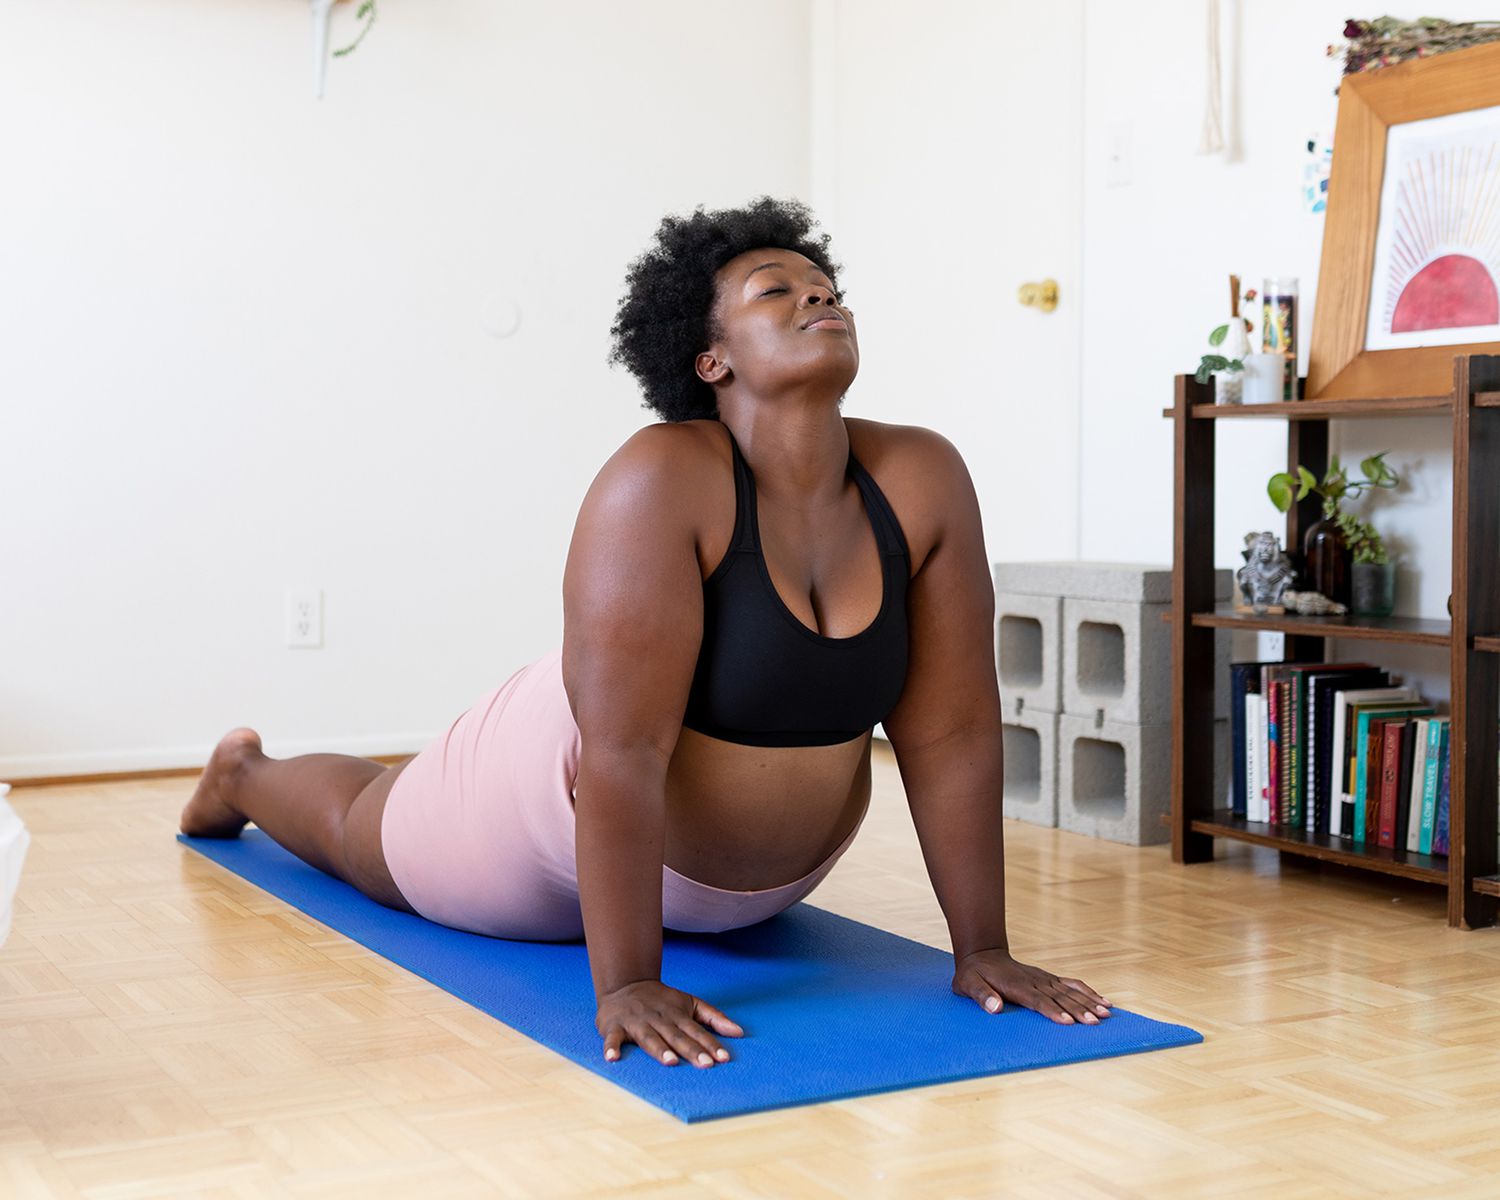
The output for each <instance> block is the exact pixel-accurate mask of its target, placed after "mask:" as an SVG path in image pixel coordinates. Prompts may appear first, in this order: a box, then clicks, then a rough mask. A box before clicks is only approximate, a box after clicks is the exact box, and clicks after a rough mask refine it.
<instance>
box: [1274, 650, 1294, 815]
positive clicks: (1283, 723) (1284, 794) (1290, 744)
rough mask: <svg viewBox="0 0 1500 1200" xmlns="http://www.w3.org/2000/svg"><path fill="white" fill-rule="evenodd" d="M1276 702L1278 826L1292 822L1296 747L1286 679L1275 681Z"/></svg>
mask: <svg viewBox="0 0 1500 1200" xmlns="http://www.w3.org/2000/svg"><path fill="white" fill-rule="evenodd" d="M1276 701H1277V703H1278V704H1279V705H1280V706H1281V711H1280V714H1279V715H1278V716H1277V719H1276V746H1277V750H1278V751H1279V760H1278V762H1277V770H1278V776H1277V780H1276V804H1277V816H1276V821H1277V823H1278V824H1280V825H1290V824H1291V822H1292V767H1293V765H1294V764H1295V763H1296V761H1297V759H1296V754H1297V747H1296V743H1295V742H1294V741H1293V740H1292V731H1293V730H1294V729H1295V728H1296V725H1295V723H1294V722H1293V720H1292V684H1291V681H1290V680H1288V679H1284V678H1283V679H1278V680H1277V681H1276Z"/></svg>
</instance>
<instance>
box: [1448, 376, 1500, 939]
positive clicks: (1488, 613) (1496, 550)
mask: <svg viewBox="0 0 1500 1200" xmlns="http://www.w3.org/2000/svg"><path fill="white" fill-rule="evenodd" d="M1453 385H1454V386H1453V599H1452V606H1453V636H1452V639H1451V647H1450V653H1451V655H1452V666H1451V670H1452V688H1453V692H1452V706H1451V709H1452V723H1451V725H1450V728H1449V739H1450V743H1451V746H1452V759H1451V766H1450V770H1451V779H1450V788H1449V794H1450V803H1449V816H1448V838H1449V849H1448V923H1449V924H1450V925H1458V926H1461V927H1462V928H1464V929H1474V928H1477V927H1479V926H1483V925H1492V924H1494V923H1495V919H1496V915H1497V909H1496V898H1495V897H1494V896H1491V895H1480V894H1479V893H1477V892H1475V890H1474V879H1475V877H1476V876H1481V875H1494V874H1495V873H1496V867H1497V862H1496V859H1497V853H1496V845H1495V838H1496V820H1497V815H1496V809H1497V796H1496V787H1497V771H1496V762H1495V755H1496V752H1497V749H1500V746H1497V742H1500V733H1497V728H1496V726H1497V720H1500V654H1495V653H1492V652H1488V651H1483V650H1476V649H1475V647H1474V636H1475V635H1476V634H1480V635H1486V634H1492V633H1494V632H1495V631H1496V629H1497V627H1500V620H1497V617H1500V564H1497V561H1496V559H1497V554H1500V471H1497V470H1496V464H1497V463H1500V408H1479V407H1477V406H1476V405H1475V403H1474V400H1475V394H1476V393H1477V392H1494V391H1497V390H1500V356H1497V355H1480V354H1473V355H1468V356H1467V357H1460V358H1457V359H1455V360H1454V363H1453Z"/></svg>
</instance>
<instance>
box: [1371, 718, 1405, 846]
mask: <svg viewBox="0 0 1500 1200" xmlns="http://www.w3.org/2000/svg"><path fill="white" fill-rule="evenodd" d="M1370 724H1371V727H1372V728H1373V727H1375V726H1379V732H1378V733H1377V734H1376V737H1378V738H1379V739H1380V793H1379V794H1380V799H1379V802H1378V807H1377V810H1376V813H1375V818H1374V824H1375V842H1376V844H1378V845H1381V846H1390V847H1392V848H1394V847H1395V845H1396V792H1397V785H1398V784H1399V783H1400V780H1401V746H1402V743H1403V742H1405V743H1407V744H1410V740H1411V739H1410V737H1409V736H1408V730H1409V729H1410V728H1411V718H1409V717H1403V718H1398V719H1397V720H1393V721H1372V722H1370Z"/></svg>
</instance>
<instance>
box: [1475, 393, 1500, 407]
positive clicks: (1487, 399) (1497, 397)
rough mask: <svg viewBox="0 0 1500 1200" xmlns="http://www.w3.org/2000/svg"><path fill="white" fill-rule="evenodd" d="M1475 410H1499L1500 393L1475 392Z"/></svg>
mask: <svg viewBox="0 0 1500 1200" xmlns="http://www.w3.org/2000/svg"><path fill="white" fill-rule="evenodd" d="M1474 407H1475V408H1500V392H1475V393H1474Z"/></svg>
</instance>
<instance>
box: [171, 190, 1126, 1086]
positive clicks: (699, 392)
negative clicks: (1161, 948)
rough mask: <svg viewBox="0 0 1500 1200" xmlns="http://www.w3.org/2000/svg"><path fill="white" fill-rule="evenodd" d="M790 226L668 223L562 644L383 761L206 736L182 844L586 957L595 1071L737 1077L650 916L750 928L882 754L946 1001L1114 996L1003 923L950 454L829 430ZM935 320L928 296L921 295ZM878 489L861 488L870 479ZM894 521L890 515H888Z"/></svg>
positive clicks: (984, 657) (821, 293) (820, 346)
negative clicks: (938, 941)
mask: <svg viewBox="0 0 1500 1200" xmlns="http://www.w3.org/2000/svg"><path fill="white" fill-rule="evenodd" d="M812 229H813V222H812V219H811V216H810V214H809V213H808V211H807V209H806V208H805V207H803V206H802V205H800V204H797V203H795V202H776V201H773V200H771V199H770V198H769V197H763V198H762V199H760V200H759V201H757V202H756V203H754V204H752V205H750V206H749V207H747V208H743V209H736V210H726V211H719V212H712V213H705V212H704V211H703V210H702V209H701V208H700V209H698V210H697V211H696V212H695V213H694V214H693V215H692V216H690V217H687V218H672V217H668V218H667V219H665V220H664V221H663V222H662V224H661V227H660V228H659V230H658V231H657V238H656V244H655V245H654V246H653V247H652V248H651V249H650V250H648V251H647V252H646V253H645V254H644V255H642V256H641V258H639V259H638V260H637V261H636V262H635V263H634V264H632V266H631V269H630V273H629V276H628V278H627V290H626V295H625V297H624V299H623V301H622V302H621V305H620V309H619V312H618V315H617V319H616V321H615V324H614V327H613V329H612V331H611V332H612V333H613V335H614V339H615V342H614V352H613V355H612V358H613V360H614V361H617V362H622V363H623V364H624V365H625V366H626V367H627V368H628V369H629V370H630V371H631V372H632V373H633V374H634V375H636V376H637V378H638V379H639V380H640V382H641V384H642V387H643V389H644V391H645V394H646V402H647V404H648V405H649V406H650V407H652V408H653V409H655V410H656V411H657V413H658V414H659V415H660V416H661V417H662V418H663V421H662V422H661V423H659V424H654V425H649V426H647V427H646V428H644V429H641V430H640V431H639V432H637V433H636V434H634V435H633V436H632V437H631V438H630V439H629V440H628V441H626V443H625V444H624V445H623V446H622V447H621V448H620V449H619V450H618V451H617V452H616V453H615V455H614V456H613V457H612V458H611V459H610V460H609V461H608V462H607V463H606V464H605V466H604V468H603V469H602V470H601V471H600V473H599V475H598V477H597V478H596V479H595V480H594V482H593V484H592V486H591V487H590V489H589V491H588V494H587V495H586V496H585V498H584V501H583V505H582V509H581V511H580V513H579V516H578V521H577V525H576V526H575V528H574V532H573V541H572V546H571V549H570V551H569V554H568V561H567V568H566V572H565V576H564V582H563V610H564V635H563V644H562V647H561V648H560V649H559V650H557V651H554V652H553V653H551V654H549V655H546V656H545V657H543V658H542V659H540V660H538V661H537V662H534V663H531V664H530V665H528V666H526V667H523V668H522V669H521V670H520V671H518V672H516V674H515V675H513V676H511V678H510V679H509V680H507V681H506V683H505V684H504V685H503V686H502V687H501V688H499V689H498V690H497V691H495V692H493V693H491V694H490V695H488V696H486V697H484V698H483V699H482V700H481V701H480V702H479V703H478V704H476V705H475V706H474V707H473V708H472V709H470V710H469V711H468V712H467V713H465V714H464V715H463V716H461V717H459V718H458V720H457V721H455V722H454V723H453V725H452V727H451V728H450V729H449V730H448V731H447V732H446V733H445V734H443V735H442V736H441V737H439V738H438V739H437V740H436V741H434V742H433V744H432V745H430V746H429V747H427V748H426V749H425V750H423V751H422V752H421V753H420V754H418V755H417V756H416V757H415V758H412V759H409V760H407V761H406V762H404V763H402V764H400V765H398V766H395V767H391V768H388V769H387V768H384V767H381V766H379V765H378V764H375V763H371V762H369V761H367V760H364V759H359V758H351V757H346V756H343V755H335V754H311V755H304V756H302V757H299V758H293V759H287V760H285V761H275V760H272V759H269V758H267V757H266V756H265V755H264V754H262V753H261V749H260V740H259V738H258V737H257V736H256V734H255V733H254V731H252V730H248V729H237V730H234V731H232V732H231V733H229V734H228V735H226V737H225V738H224V739H223V741H221V742H220V743H219V746H218V747H217V749H216V750H215V751H214V754H213V756H212V759H211V760H210V762H209V764H208V766H207V768H206V769H205V771H204V775H203V778H202V780H201V782H200V783H199V785H198V788H197V791H196V792H195V793H194V795H193V797H192V799H191V800H190V801H189V803H188V805H187V807H186V808H185V809H184V810H183V814H182V829H183V831H184V832H185V833H188V834H195V835H198V836H219V837H233V836H235V835H237V834H238V833H239V831H240V830H241V829H242V828H243V827H244V825H245V823H246V821H247V820H248V821H254V822H255V823H256V825H258V826H259V827H260V828H261V829H262V830H264V831H265V833H266V834H267V835H268V836H270V837H272V838H274V839H275V840H276V841H277V842H279V843H280V844H281V845H283V846H285V847H286V848H287V849H288V850H290V851H292V852H293V853H294V854H297V855H298V856H299V857H301V858H303V859H304V860H306V861H307V862H309V863H311V864H312V865H314V866H316V867H319V868H321V869H322V870H324V871H327V872H328V873H330V874H332V875H335V876H337V877H339V878H341V879H344V880H346V881H347V882H348V883H350V884H352V885H353V886H355V887H357V888H359V889H360V890H361V891H362V892H364V893H365V894H366V895H368V896H370V897H372V898H373V899H375V900H378V901H379V902H380V903H382V904H385V905H388V906H391V907H394V908H399V909H403V910H405V911H407V912H413V913H417V914H418V915H421V916H424V917H427V918H429V919H431V920H434V921H438V922H441V923H442V924H446V925H451V926H454V927H455V928H459V929H466V930H471V931H474V932H479V933H485V934H490V935H493V936H498V937H510V938H524V939H543V940H562V939H574V938H577V937H578V936H580V935H586V938H587V944H588V949H589V961H590V967H591V970H592V974H593V981H594V988H595V993H596V997H597V1000H598V1017H597V1021H596V1024H597V1026H598V1029H599V1032H600V1034H601V1036H602V1037H603V1040H604V1056H605V1058H606V1059H608V1060H610V1061H614V1060H616V1059H618V1058H619V1056H620V1053H621V1049H622V1047H623V1046H624V1044H625V1043H626V1042H631V1041H633V1042H635V1043H636V1044H637V1045H639V1046H640V1047H641V1048H642V1049H643V1050H645V1051H646V1052H647V1053H649V1054H651V1055H652V1057H653V1058H656V1059H658V1060H659V1061H661V1062H664V1063H667V1064H669V1065H670V1064H675V1063H676V1062H677V1061H679V1057H681V1058H687V1059H688V1060H689V1061H690V1062H693V1063H694V1064H695V1065H698V1066H704V1067H707V1066H712V1065H714V1063H715V1062H716V1061H717V1062H723V1061H726V1060H727V1059H728V1058H729V1052H728V1051H727V1050H726V1049H725V1048H724V1046H723V1045H722V1043H721V1042H720V1041H719V1038H718V1037H717V1036H716V1035H723V1036H727V1037H738V1036H741V1035H742V1033H743V1031H742V1030H741V1029H740V1027H739V1026H738V1025H736V1024H735V1022H734V1021H732V1020H731V1019H730V1018H729V1017H728V1016H727V1015H726V1014H725V1013H723V1012H721V1011H720V1010H719V1009H717V1008H715V1007H713V1006H712V1005H711V1004H709V1003H708V1002H707V1001H705V1000H702V999H700V998H698V997H695V996H691V995H689V994H687V993H685V992H682V991H679V990H677V989H675V988H672V987H670V986H668V985H666V984H665V983H663V982H662V981H661V978H660V973H661V951H662V929H663V927H664V926H665V927H667V928H671V929H677V930H693V931H714V930H724V929H733V928H738V927H740V926H743V925H748V924H752V923H754V922H756V921H761V920H764V919H766V918H767V917H770V916H772V915H773V914H775V913H777V912H780V911H781V910H782V909H784V908H786V907H788V906H790V905H791V904H794V903H795V902H796V901H798V900H800V899H801V898H802V897H804V896H806V895H807V894H808V893H809V892H811V891H812V890H813V888H815V887H816V886H817V885H818V883H820V882H821V881H822V879H823V877H824V876H825V875H827V873H828V871H829V870H830V869H831V868H832V867H833V864H834V863H835V862H836V861H837V860H838V858H839V856H840V855H841V854H843V852H844V851H845V850H846V849H848V847H849V844H850V842H851V841H852V840H853V839H854V835H855V832H856V830H858V828H859V825H860V823H861V821H862V820H863V818H864V814H865V810H866V807H867V805H868V803H869V797H870V732H871V729H872V727H873V726H874V725H875V724H876V722H883V724H884V728H885V732H886V734H887V735H888V736H889V737H890V740H891V744H892V746H893V747H894V749H895V752H896V757H897V762H898V764H899V767H900V771H901V778H902V782H903V785H904V787H905V790H906V793H907V798H908V801H909V803H910V806H911V810H912V815H913V819H914V822H915V825H916V829H917V833H918V836H919V838H920V840H921V844H922V853H923V857H924V859H925V861H926V864H927V869H928V873H929V875H930V876H931V879H932V882H933V886H934V889H935V890H936V892H937V896H938V899H939V902H940V903H941V905H942V908H943V912H944V914H945V916H946V918H947V921H948V925H949V930H950V933H951V935H952V939H953V951H954V958H955V971H954V978H953V990H954V991H955V992H956V993H958V994H959V995H964V996H969V997H972V998H973V999H974V1000H975V1001H976V1002H977V1003H979V1004H981V1005H983V1006H984V1007H985V1008H986V1009H988V1010H989V1011H992V1012H993V1011H998V1009H999V1008H1000V1007H1001V1004H1002V1002H1003V1001H1004V1000H1010V1001H1013V1002H1015V1003H1018V1004H1021V1005H1023V1006H1026V1007H1028V1008H1034V1009H1036V1010H1037V1011H1039V1012H1042V1013H1044V1014H1046V1015H1047V1016H1049V1017H1051V1018H1052V1019H1053V1020H1055V1021H1059V1022H1062V1023H1069V1022H1074V1021H1077V1022H1083V1023H1090V1024H1091V1023H1094V1022H1096V1021H1097V1020H1098V1019H1100V1018H1101V1017H1106V1016H1108V1015H1109V1010H1108V1006H1107V1003H1106V1001H1105V1000H1104V999H1103V998H1102V997H1101V996H1099V995H1098V994H1097V993H1096V992H1095V991H1093V989H1091V988H1089V987H1087V986H1086V985H1084V984H1083V983H1081V982H1080V981H1078V980H1076V979H1059V978H1057V977H1056V976H1054V975H1052V974H1051V973H1049V972H1047V971H1044V970H1042V969H1040V968H1037V967H1031V966H1026V965H1024V964H1022V963H1019V962H1017V961H1016V960H1015V959H1013V958H1012V957H1011V955H1010V953H1009V950H1008V949H1007V941H1006V932H1005V897H1004V855H1003V848H1002V839H1001V804H1000V799H1001V784H1002V779H1003V770H1002V763H1001V716H1000V698H999V693H998V688H997V684H996V672H995V659H994V649H993V641H992V625H993V621H994V593H993V590H992V587H991V583H990V574H989V565H988V562H987V560H986V555H985V548H984V538H983V535H982V533H981V529H980V518H979V509H978V504H977V502H976V499H975V495H974V488H973V485H972V483H971V481H970V478H969V474H968V471H967V470H966V468H965V466H964V463H963V460H962V459H961V458H960V457H959V454H958V452H957V451H956V450H955V449H954V447H953V446H952V444H951V443H949V442H948V441H947V440H946V439H944V438H943V437H941V436H939V435H938V434H936V433H933V432H932V431H930V430H927V429H922V428H919V427H917V426H905V425H886V424H882V423H880V422H876V421H867V420H861V419H856V418H848V419H846V418H844V417H842V416H841V414H840V411H839V410H840V405H841V403H842V400H843V396H844V393H845V391H846V390H847V389H848V387H849V385H850V383H852V382H853V380H854V376H855V373H856V371H857V370H858V367H859V344H858V340H857V338H856V336H855V329H854V320H853V314H852V313H851V312H850V310H849V309H848V308H847V307H846V306H845V305H844V304H843V301H842V297H841V296H840V294H839V291H838V282H837V271H838V266H837V264H835V263H834V262H832V261H831V259H830V257H829V247H828V236H827V235H826V234H822V235H819V236H816V237H815V236H813V233H812ZM912 306H913V311H914V314H915V315H918V316H929V317H932V318H934V319H941V317H942V309H943V307H944V304H943V302H942V300H941V298H940V297H937V298H935V297H925V296H915V295H914V296H913V297H912ZM877 479H878V480H879V483H877V482H876V480H877ZM898 513H899V514H900V516H899V519H898V517H897V514H898Z"/></svg>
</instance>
